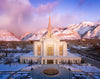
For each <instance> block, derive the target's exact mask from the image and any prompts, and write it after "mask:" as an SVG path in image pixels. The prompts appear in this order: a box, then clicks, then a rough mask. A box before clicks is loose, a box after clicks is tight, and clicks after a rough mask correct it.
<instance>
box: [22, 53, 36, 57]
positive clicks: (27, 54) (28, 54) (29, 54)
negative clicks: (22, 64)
mask: <svg viewBox="0 0 100 79" xmlns="http://www.w3.org/2000/svg"><path fill="white" fill-rule="evenodd" d="M32 56H34V55H33V52H29V53H26V54H24V55H21V57H32Z"/></svg>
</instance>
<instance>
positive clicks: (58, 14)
mask: <svg viewBox="0 0 100 79" xmlns="http://www.w3.org/2000/svg"><path fill="white" fill-rule="evenodd" d="M49 10H50V11H51V25H52V27H55V26H56V27H67V26H68V25H70V24H78V23H80V22H83V21H91V22H97V21H100V0H0V29H7V30H9V31H11V32H13V33H15V34H16V35H21V34H24V33H26V32H35V31H38V30H40V29H43V28H47V27H48V15H49Z"/></svg>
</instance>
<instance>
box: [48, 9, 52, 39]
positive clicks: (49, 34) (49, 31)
mask: <svg viewBox="0 0 100 79" xmlns="http://www.w3.org/2000/svg"><path fill="white" fill-rule="evenodd" d="M48 37H49V38H51V20H50V11H49V24H48Z"/></svg>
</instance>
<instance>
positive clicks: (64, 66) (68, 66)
mask: <svg viewBox="0 0 100 79" xmlns="http://www.w3.org/2000/svg"><path fill="white" fill-rule="evenodd" d="M60 67H63V68H66V69H69V68H70V69H71V71H81V70H80V69H78V68H76V67H73V66H71V65H60Z"/></svg>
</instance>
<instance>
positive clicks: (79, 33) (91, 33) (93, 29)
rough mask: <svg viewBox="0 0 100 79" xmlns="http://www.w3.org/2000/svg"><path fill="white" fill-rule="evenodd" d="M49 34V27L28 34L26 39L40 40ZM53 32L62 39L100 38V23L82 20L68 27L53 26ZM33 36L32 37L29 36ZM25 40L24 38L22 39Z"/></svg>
mask: <svg viewBox="0 0 100 79" xmlns="http://www.w3.org/2000/svg"><path fill="white" fill-rule="evenodd" d="M46 34H47V29H42V30H40V31H38V32H36V33H34V34H33V35H32V33H30V34H29V35H28V36H27V35H26V36H25V37H24V38H26V39H25V40H27V41H28V40H39V39H40V38H42V37H43V36H45V35H46ZM52 34H53V35H55V36H57V37H59V38H60V39H61V40H67V39H68V40H74V39H81V38H86V39H91V38H98V39H100V23H98V22H81V23H79V24H72V25H69V26H67V27H53V28H52ZM29 36H31V37H29ZM22 40H23V39H22Z"/></svg>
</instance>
